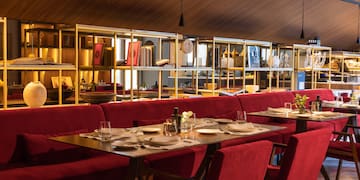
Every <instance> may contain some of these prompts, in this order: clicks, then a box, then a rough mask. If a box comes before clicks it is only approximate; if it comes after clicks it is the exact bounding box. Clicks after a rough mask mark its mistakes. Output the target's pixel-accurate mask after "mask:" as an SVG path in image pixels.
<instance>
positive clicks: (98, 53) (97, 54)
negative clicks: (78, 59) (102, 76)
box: [94, 43, 104, 65]
mask: <svg viewBox="0 0 360 180" xmlns="http://www.w3.org/2000/svg"><path fill="white" fill-rule="evenodd" d="M103 48H104V44H103V43H96V44H95V46H94V65H102V62H101V61H102V57H103V52H104V51H103Z"/></svg>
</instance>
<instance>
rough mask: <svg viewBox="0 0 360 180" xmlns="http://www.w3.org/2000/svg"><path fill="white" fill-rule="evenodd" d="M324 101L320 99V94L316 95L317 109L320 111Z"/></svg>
mask: <svg viewBox="0 0 360 180" xmlns="http://www.w3.org/2000/svg"><path fill="white" fill-rule="evenodd" d="M321 104H322V101H321V99H320V96H316V109H317V110H318V111H322V105H321Z"/></svg>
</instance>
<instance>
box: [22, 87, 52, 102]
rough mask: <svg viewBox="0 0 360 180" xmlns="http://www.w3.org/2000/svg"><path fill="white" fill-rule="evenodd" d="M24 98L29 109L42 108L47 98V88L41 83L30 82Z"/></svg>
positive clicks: (25, 89)
mask: <svg viewBox="0 0 360 180" xmlns="http://www.w3.org/2000/svg"><path fill="white" fill-rule="evenodd" d="M23 97H24V101H25V104H26V105H28V106H29V107H40V106H42V105H44V104H45V101H46V98H47V93H46V88H45V86H44V85H43V84H41V82H39V81H36V82H30V83H28V84H27V85H26V86H25V88H24V92H23Z"/></svg>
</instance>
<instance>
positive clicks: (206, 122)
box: [194, 118, 218, 128]
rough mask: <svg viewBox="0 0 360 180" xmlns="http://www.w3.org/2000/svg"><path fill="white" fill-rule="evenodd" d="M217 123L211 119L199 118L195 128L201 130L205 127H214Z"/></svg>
mask: <svg viewBox="0 0 360 180" xmlns="http://www.w3.org/2000/svg"><path fill="white" fill-rule="evenodd" d="M217 124H218V123H217V122H216V121H215V120H214V119H212V118H199V119H198V120H197V121H196V123H195V126H194V127H195V128H202V127H207V126H215V125H217Z"/></svg>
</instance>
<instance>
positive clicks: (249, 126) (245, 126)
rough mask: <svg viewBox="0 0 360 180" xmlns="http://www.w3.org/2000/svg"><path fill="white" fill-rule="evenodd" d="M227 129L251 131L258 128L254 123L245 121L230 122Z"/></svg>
mask: <svg viewBox="0 0 360 180" xmlns="http://www.w3.org/2000/svg"><path fill="white" fill-rule="evenodd" d="M227 129H228V130H229V131H232V132H251V131H254V130H255V129H256V128H255V127H254V125H253V124H252V123H244V124H228V125H227Z"/></svg>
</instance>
